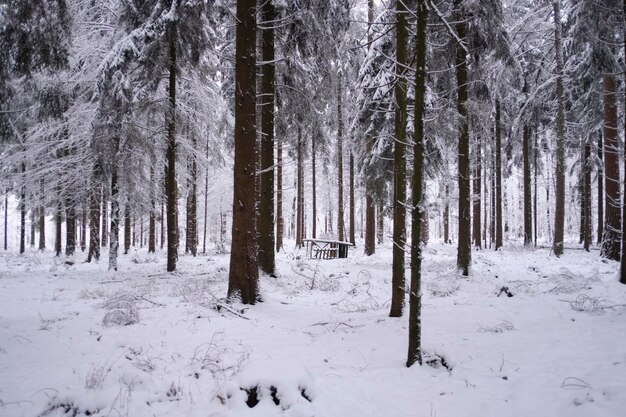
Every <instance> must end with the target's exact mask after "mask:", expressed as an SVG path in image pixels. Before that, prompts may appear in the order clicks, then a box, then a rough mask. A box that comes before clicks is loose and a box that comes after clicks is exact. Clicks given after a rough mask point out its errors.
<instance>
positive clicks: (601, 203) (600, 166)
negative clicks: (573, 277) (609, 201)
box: [597, 131, 604, 245]
mask: <svg viewBox="0 0 626 417" xmlns="http://www.w3.org/2000/svg"><path fill="white" fill-rule="evenodd" d="M602 136H603V133H602V131H600V135H599V137H598V161H599V163H598V238H597V239H598V245H599V244H601V243H602V238H603V237H604V236H603V235H604V161H603V154H604V152H603V148H604V145H603V143H602Z"/></svg>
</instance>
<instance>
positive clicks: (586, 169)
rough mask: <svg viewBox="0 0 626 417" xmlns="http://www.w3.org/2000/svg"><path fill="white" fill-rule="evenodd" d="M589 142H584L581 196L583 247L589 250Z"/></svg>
mask: <svg viewBox="0 0 626 417" xmlns="http://www.w3.org/2000/svg"><path fill="white" fill-rule="evenodd" d="M590 160H591V144H589V143H586V144H585V152H584V158H583V170H584V171H583V172H584V175H583V184H584V186H583V196H584V202H585V204H584V206H583V207H584V211H583V219H584V222H583V224H584V225H585V227H584V230H583V247H584V249H585V250H586V251H587V252H589V248H590V246H591V164H590V162H591V161H590Z"/></svg>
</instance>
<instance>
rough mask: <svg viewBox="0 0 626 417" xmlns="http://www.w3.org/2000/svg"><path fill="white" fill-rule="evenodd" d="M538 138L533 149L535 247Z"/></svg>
mask: <svg viewBox="0 0 626 417" xmlns="http://www.w3.org/2000/svg"><path fill="white" fill-rule="evenodd" d="M537 136H538V134H537V133H535V146H534V149H533V157H534V164H533V165H534V175H535V178H534V179H535V189H534V198H533V220H534V223H535V224H534V226H535V227H534V228H533V232H534V234H535V246H537V228H538V225H537V176H538V175H537V171H538V165H537V156H538V154H539V147H538V146H537V145H538V143H537Z"/></svg>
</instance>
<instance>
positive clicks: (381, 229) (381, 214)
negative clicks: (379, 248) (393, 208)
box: [376, 202, 385, 245]
mask: <svg viewBox="0 0 626 417" xmlns="http://www.w3.org/2000/svg"><path fill="white" fill-rule="evenodd" d="M377 229H378V230H377V234H378V236H377V239H376V240H378V244H379V245H382V244H383V241H384V239H385V205H384V203H383V202H379V203H378V225H377Z"/></svg>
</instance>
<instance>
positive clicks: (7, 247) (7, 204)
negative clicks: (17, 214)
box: [4, 188, 9, 250]
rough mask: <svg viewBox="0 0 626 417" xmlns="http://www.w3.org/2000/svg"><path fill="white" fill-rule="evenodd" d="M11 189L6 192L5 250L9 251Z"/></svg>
mask: <svg viewBox="0 0 626 417" xmlns="http://www.w3.org/2000/svg"><path fill="white" fill-rule="evenodd" d="M8 225H9V189H8V188H6V189H5V190H4V250H9V237H8V232H9V228H8Z"/></svg>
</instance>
